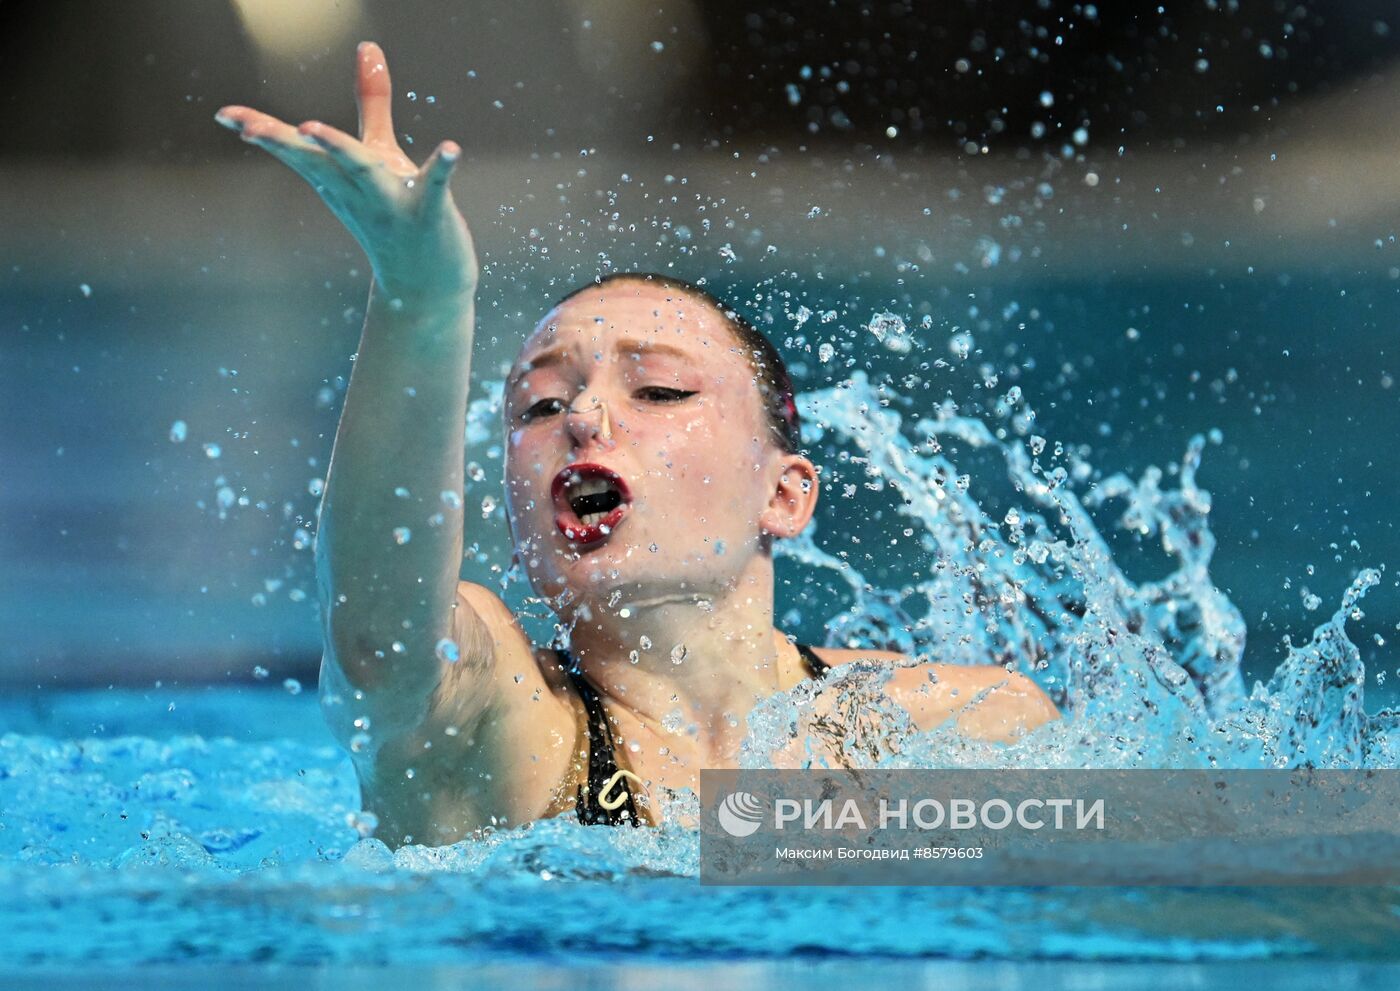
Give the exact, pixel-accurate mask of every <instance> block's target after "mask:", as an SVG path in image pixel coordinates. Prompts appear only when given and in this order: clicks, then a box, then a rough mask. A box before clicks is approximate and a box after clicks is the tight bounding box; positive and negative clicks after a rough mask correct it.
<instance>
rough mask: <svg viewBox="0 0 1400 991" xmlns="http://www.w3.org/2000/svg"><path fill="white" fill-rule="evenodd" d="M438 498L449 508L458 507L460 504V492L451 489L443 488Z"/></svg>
mask: <svg viewBox="0 0 1400 991" xmlns="http://www.w3.org/2000/svg"><path fill="white" fill-rule="evenodd" d="M438 498H439V499H441V500H442V504H443V505H444V506H447V507H449V508H451V509H460V508H461V506H462V496H461V493H459V492H454V491H453V490H452V489H443V490H442V492H441V493H439V495H438Z"/></svg>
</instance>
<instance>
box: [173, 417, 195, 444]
mask: <svg viewBox="0 0 1400 991" xmlns="http://www.w3.org/2000/svg"><path fill="white" fill-rule="evenodd" d="M189 432H190V429H189V426H188V425H186V423H185V421H184V420H176V421H175V422H174V423H172V424H171V425H170V443H172V444H183V443H184V442H185V438H186V437H187V436H189Z"/></svg>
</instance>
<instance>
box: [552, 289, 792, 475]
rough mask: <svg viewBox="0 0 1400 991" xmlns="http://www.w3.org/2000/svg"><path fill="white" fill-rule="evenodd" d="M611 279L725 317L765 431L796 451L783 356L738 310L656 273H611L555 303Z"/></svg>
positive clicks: (788, 378)
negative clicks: (684, 299)
mask: <svg viewBox="0 0 1400 991" xmlns="http://www.w3.org/2000/svg"><path fill="white" fill-rule="evenodd" d="M612 282H644V283H651V284H652V285H655V286H662V287H663V288H666V289H669V290H671V291H672V292H674V293H675V294H676V295H678V296H688V297H690V298H692V299H697V300H699V301H700V302H701V303H703V304H705V305H706V306H709V307H710V308H711V309H713V310H714V311H715V312H716V313H718V314H719V315H720V316H722V317H723V318H724V322H725V324H726V325H727V326H728V327H729V332H730V333H731V334H733V335H734V340H735V341H736V342H737V343H738V345H739V347H740V349H741V350H742V351H743V353H744V357H745V358H747V359H748V362H749V365H750V367H752V368H753V373H754V384H755V385H756V386H758V395H759V399H760V400H761V401H762V403H763V411H764V415H765V417H766V419H767V421H768V432H769V434H770V435H771V436H772V438H773V442H774V443H775V444H777V445H778V447H779V448H781V449H782V450H783V451H784V452H785V453H787V454H796V453H797V452H798V450H799V449H800V447H801V445H802V424H801V421H800V420H799V419H798V416H797V404H796V402H795V401H794V399H793V389H792V378H791V376H789V375H788V370H787V365H786V364H785V363H784V362H783V358H782V355H780V354H778V349H777V348H775V347H774V346H773V342H772V341H770V340H768V338H767V337H765V336H764V335H763V333H762V332H761V331H760V330H758V328H756V327H754V325H753V324H751V323H749V322H748V321H747V320H745V319H744V318H743V317H742V316H741V315H740V314H739V313H738V312H737V311H735V310H734V309H732V308H730V307H729V306H728V305H726V304H725V303H724V301H723V300H721V299H719V298H718V297H717V296H715V295H714V294H712V293H710V292H708V291H707V290H705V289H702V288H701V287H700V286H697V285H693V284H691V283H689V282H686V281H685V280H683V279H677V278H673V277H672V276H669V275H660V274H658V273H656V272H610V273H609V274H607V275H604V276H600V277H599V278H597V279H595V280H593V281H592V282H590V283H588V284H587V285H584V286H579V287H578V288H577V289H575V290H573V291H572V292H570V293H569V294H568V295H567V296H565V297H564V298H563V299H561V300H559V302H558V303H555V304H554V305H555V306H556V307H557V306H562V305H563V304H564V303H567V302H568V301H569V300H571V299H573V298H574V297H575V296H581V295H583V294H584V293H586V292H590V291H592V290H594V289H597V288H598V287H599V286H605V285H608V284H609V283H612Z"/></svg>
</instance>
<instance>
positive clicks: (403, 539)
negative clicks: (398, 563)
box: [394, 526, 413, 546]
mask: <svg viewBox="0 0 1400 991" xmlns="http://www.w3.org/2000/svg"><path fill="white" fill-rule="evenodd" d="M412 539H413V531H412V530H410V529H409V528H408V527H406V526H396V527H394V543H396V544H399V545H400V546H402V545H403V544H406V543H408V542H409V541H410V540H412Z"/></svg>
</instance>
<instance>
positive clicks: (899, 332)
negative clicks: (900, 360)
mask: <svg viewBox="0 0 1400 991" xmlns="http://www.w3.org/2000/svg"><path fill="white" fill-rule="evenodd" d="M865 329H866V330H868V331H870V333H871V334H873V335H874V336H875V339H876V340H877V341H879V342H880V343H881V344H883V345H884V346H885V347H887V348H889V349H890V350H891V351H894V352H895V353H897V354H908V353H909V351H910V350H911V349H912V348H913V343H914V342H913V340H912V338H911V337H910V336H909V328H908V327H907V326H905V323H904V319H903V318H902V317H900V316H899V315H897V314H894V313H889V312H883V313H876V314H875V315H874V316H872V317H871V318H870V322H869V323H867V324H866V326H865Z"/></svg>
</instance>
